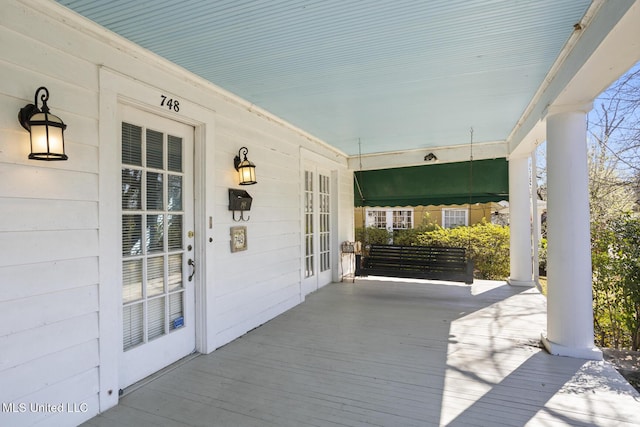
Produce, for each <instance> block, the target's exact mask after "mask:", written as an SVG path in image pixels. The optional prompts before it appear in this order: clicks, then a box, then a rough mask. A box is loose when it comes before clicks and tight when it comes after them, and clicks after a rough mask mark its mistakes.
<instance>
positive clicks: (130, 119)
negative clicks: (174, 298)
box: [118, 103, 200, 389]
mask: <svg viewBox="0 0 640 427" xmlns="http://www.w3.org/2000/svg"><path fill="white" fill-rule="evenodd" d="M118 113H119V115H118V122H119V123H120V124H121V126H122V124H123V123H130V124H133V125H136V126H140V127H141V128H143V129H145V133H144V135H141V136H143V138H144V136H145V135H146V131H147V130H152V131H160V132H161V133H162V135H163V139H164V138H167V139H168V136H169V135H172V136H179V137H180V138H181V140H182V147H183V148H182V151H183V152H182V153H181V160H182V168H181V169H180V170H179V171H171V170H170V168H169V165H168V164H166V165H164V166H162V167H160V168H156V169H151V171H153V170H158V169H159V170H163V172H161V173H162V174H163V175H165V176H167V177H168V176H170V175H174V176H182V181H181V182H182V186H181V187H182V197H181V198H182V207H181V209H180V211H181V212H182V213H180V215H181V216H182V218H183V219H182V226H181V231H180V234H181V245H180V246H181V249H182V251H180V252H177V253H178V254H179V255H180V258H181V276H182V280H181V286H180V288H181V289H180V288H179V289H177V290H175V291H174V292H170V291H169V290H166V288H165V289H164V290H163V291H161V292H159V293H158V295H157V296H151V297H149V298H147V297H146V295H145V294H146V292H144V290H142V293H141V295H140V298H139V299H136V300H135V301H131V303H130V304H128V305H132V306H134V307H135V306H138V307H142V308H143V310H142V312H141V313H140V315H141V317H142V326H143V327H142V331H143V337H142V338H143V342H141V343H139V344H138V345H136V346H134V347H132V348H129V349H127V350H126V351H121V353H120V361H119V369H118V370H119V376H120V388H121V389H123V388H125V387H127V386H130V385H132V384H133V383H135V382H137V381H139V380H141V379H143V378H145V377H147V376H149V375H151V374H153V373H155V372H157V371H159V370H161V369H163V368H164V367H166V366H168V365H170V364H171V363H173V362H176V361H177V360H179V359H181V358H182V357H184V356H187V355H189V354H190V353H191V352H193V351H195V336H196V333H195V295H194V294H195V285H196V284H197V283H198V277H196V276H195V273H194V275H193V276H190V274H191V272H192V270H193V269H194V268H195V270H193V271H194V272H197V266H198V264H199V262H200V260H199V259H198V258H197V257H196V253H197V247H196V246H195V244H196V243H197V239H195V235H194V234H193V232H194V230H195V223H194V221H195V211H194V209H195V194H194V188H193V186H194V183H195V173H194V166H193V161H194V154H195V152H194V146H195V145H194V142H193V139H194V133H195V132H194V128H193V126H191V125H185V124H183V123H182V122H178V121H175V120H172V119H168V118H166V117H164V116H159V115H157V114H154V113H149V112H146V111H143V110H141V109H139V108H135V107H130V106H129V105H127V104H126V103H120V104H119V105H118ZM167 144H168V142H167ZM119 146H120V147H122V145H121V144H120V145H119ZM142 147H147V144H146V139H143V141H142ZM163 151H164V150H163ZM144 153H145V150H144V149H143V150H142V151H141V154H142V155H143V156H142V159H141V161H140V164H139V165H129V164H124V163H123V164H122V167H121V169H124V168H128V169H133V170H142V171H143V174H147V173H148V168H149V166H148V165H147V164H146V162H145V161H144ZM163 154H164V153H163ZM166 156H167V159H168V158H169V150H168V147H167V150H166ZM163 157H164V156H163ZM143 182H145V180H144V178H143V179H142V181H141V183H143ZM165 185H168V182H167V183H166V184H165ZM165 190H166V189H163V192H162V194H163V199H165V197H168V193H167V194H165ZM147 191H148V187H147V188H145V186H144V185H143V186H142V191H141V194H147ZM147 196H148V194H147ZM147 200H148V199H147ZM140 202H141V204H144V203H145V200H144V198H142V199H141V200H140ZM163 202H165V200H163ZM160 211H161V212H164V213H165V214H170V213H171V211H169V208H168V207H167V206H166V205H164V203H163V207H162V209H160ZM121 212H122V216H123V217H124V216H125V215H135V216H140V218H141V219H142V222H141V225H142V224H143V223H144V221H145V217H147V218H148V215H149V213H148V212H147V209H146V207H145V206H144V205H142V206H140V207H139V208H138V209H136V210H133V211H129V210H122V211H121ZM165 225H166V224H165ZM142 230H145V228H144V227H143V228H142ZM165 231H166V230H165ZM140 238H141V240H140V243H141V249H140V254H139V255H136V256H134V258H133V260H134V262H140V263H141V264H140V266H141V267H143V266H145V265H146V263H145V260H146V262H149V261H150V260H158V259H162V260H163V261H162V263H163V267H168V264H165V263H168V258H167V257H169V254H170V253H171V251H170V250H169V248H168V247H167V248H165V247H164V246H163V248H162V250H161V251H159V252H157V253H155V254H154V253H153V252H151V253H147V252H146V251H144V250H143V249H142V246H143V245H142V242H143V241H144V239H145V235H144V233H141V235H140ZM163 240H164V238H163ZM160 254H162V255H161V256H159V255H160ZM174 254H176V252H174ZM125 259H131V257H129V256H127V257H125V256H124V255H123V258H122V260H123V261H124V260H125ZM187 259H190V260H195V267H193V266H192V265H191V264H188V263H187ZM142 270H143V271H144V268H142ZM165 274H166V272H165ZM144 277H145V275H144V272H142V276H141V278H144ZM165 279H166V277H165ZM193 279H195V281H194V280H193ZM163 282H164V280H163ZM147 283H148V282H146V281H144V280H143V281H142V284H143V288H146V285H147ZM165 286H167V287H168V286H169V284H168V283H166V282H165ZM171 294H181V295H182V298H181V301H182V306H183V311H182V319H183V326H182V327H178V328H175V329H173V330H170V331H167V330H165V331H164V332H163V333H162V334H161V335H160V336H158V337H157V339H152V340H148V341H147V340H146V339H145V337H144V331H147V330H148V327H146V326H144V325H146V323H147V321H148V319H149V317H148V314H147V312H146V311H147V310H145V309H144V307H150V304H151V301H154V300H158V299H157V298H160V300H164V308H163V310H165V312H166V311H167V310H170V304H171ZM121 310H123V308H121ZM120 319H121V328H122V320H123V316H122V315H121V317H120ZM163 319H164V322H166V321H167V320H166V318H164V317H163Z"/></svg>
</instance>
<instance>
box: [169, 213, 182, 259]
mask: <svg viewBox="0 0 640 427" xmlns="http://www.w3.org/2000/svg"><path fill="white" fill-rule="evenodd" d="M167 222H168V227H169V235H168V237H169V239H168V245H169V250H170V251H172V250H175V249H182V234H183V233H182V215H172V214H169V215H167Z"/></svg>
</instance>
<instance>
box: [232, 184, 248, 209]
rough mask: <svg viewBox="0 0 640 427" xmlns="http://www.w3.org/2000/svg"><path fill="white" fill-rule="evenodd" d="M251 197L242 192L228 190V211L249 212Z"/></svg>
mask: <svg viewBox="0 0 640 427" xmlns="http://www.w3.org/2000/svg"><path fill="white" fill-rule="evenodd" d="M252 201H253V197H251V196H250V195H249V193H247V192H246V191H244V190H234V189H232V188H230V189H229V210H230V211H249V210H251V202H252Z"/></svg>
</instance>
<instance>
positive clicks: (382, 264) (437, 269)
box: [355, 128, 473, 284]
mask: <svg viewBox="0 0 640 427" xmlns="http://www.w3.org/2000/svg"><path fill="white" fill-rule="evenodd" d="M361 171H362V166H361ZM468 173H469V182H468V204H469V209H471V205H472V200H473V197H472V196H473V192H472V186H473V128H471V143H470V145H469V170H468ZM355 183H356V186H357V188H358V191H359V193H360V197H361V199H362V200H363V201H364V195H363V192H362V187H361V185H362V183H361V182H359V181H358V178H357V175H356V179H355ZM363 222H364V218H363ZM364 230H365V231H364V232H365V233H366V227H364ZM366 250H367V254H366V256H361V255H356V271H355V276H360V277H362V276H369V275H371V276H383V277H403V278H413V279H431V280H445V281H451V282H464V283H466V284H472V283H473V261H472V260H471V259H469V256H470V255H469V254H470V251H471V235H470V234H469V240H468V243H467V248H462V247H444V246H404V245H381V244H371V245H368V246H367V248H366Z"/></svg>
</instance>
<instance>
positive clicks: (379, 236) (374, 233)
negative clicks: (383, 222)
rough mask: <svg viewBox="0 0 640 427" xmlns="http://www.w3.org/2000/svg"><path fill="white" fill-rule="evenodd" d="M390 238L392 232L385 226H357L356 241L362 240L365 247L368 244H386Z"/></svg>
mask: <svg viewBox="0 0 640 427" xmlns="http://www.w3.org/2000/svg"><path fill="white" fill-rule="evenodd" d="M390 240H391V233H389V232H388V231H387V230H385V229H384V228H376V227H367V228H364V229H363V228H356V241H358V242H361V243H362V246H363V247H365V246H367V245H386V244H388V243H389V241H390Z"/></svg>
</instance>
